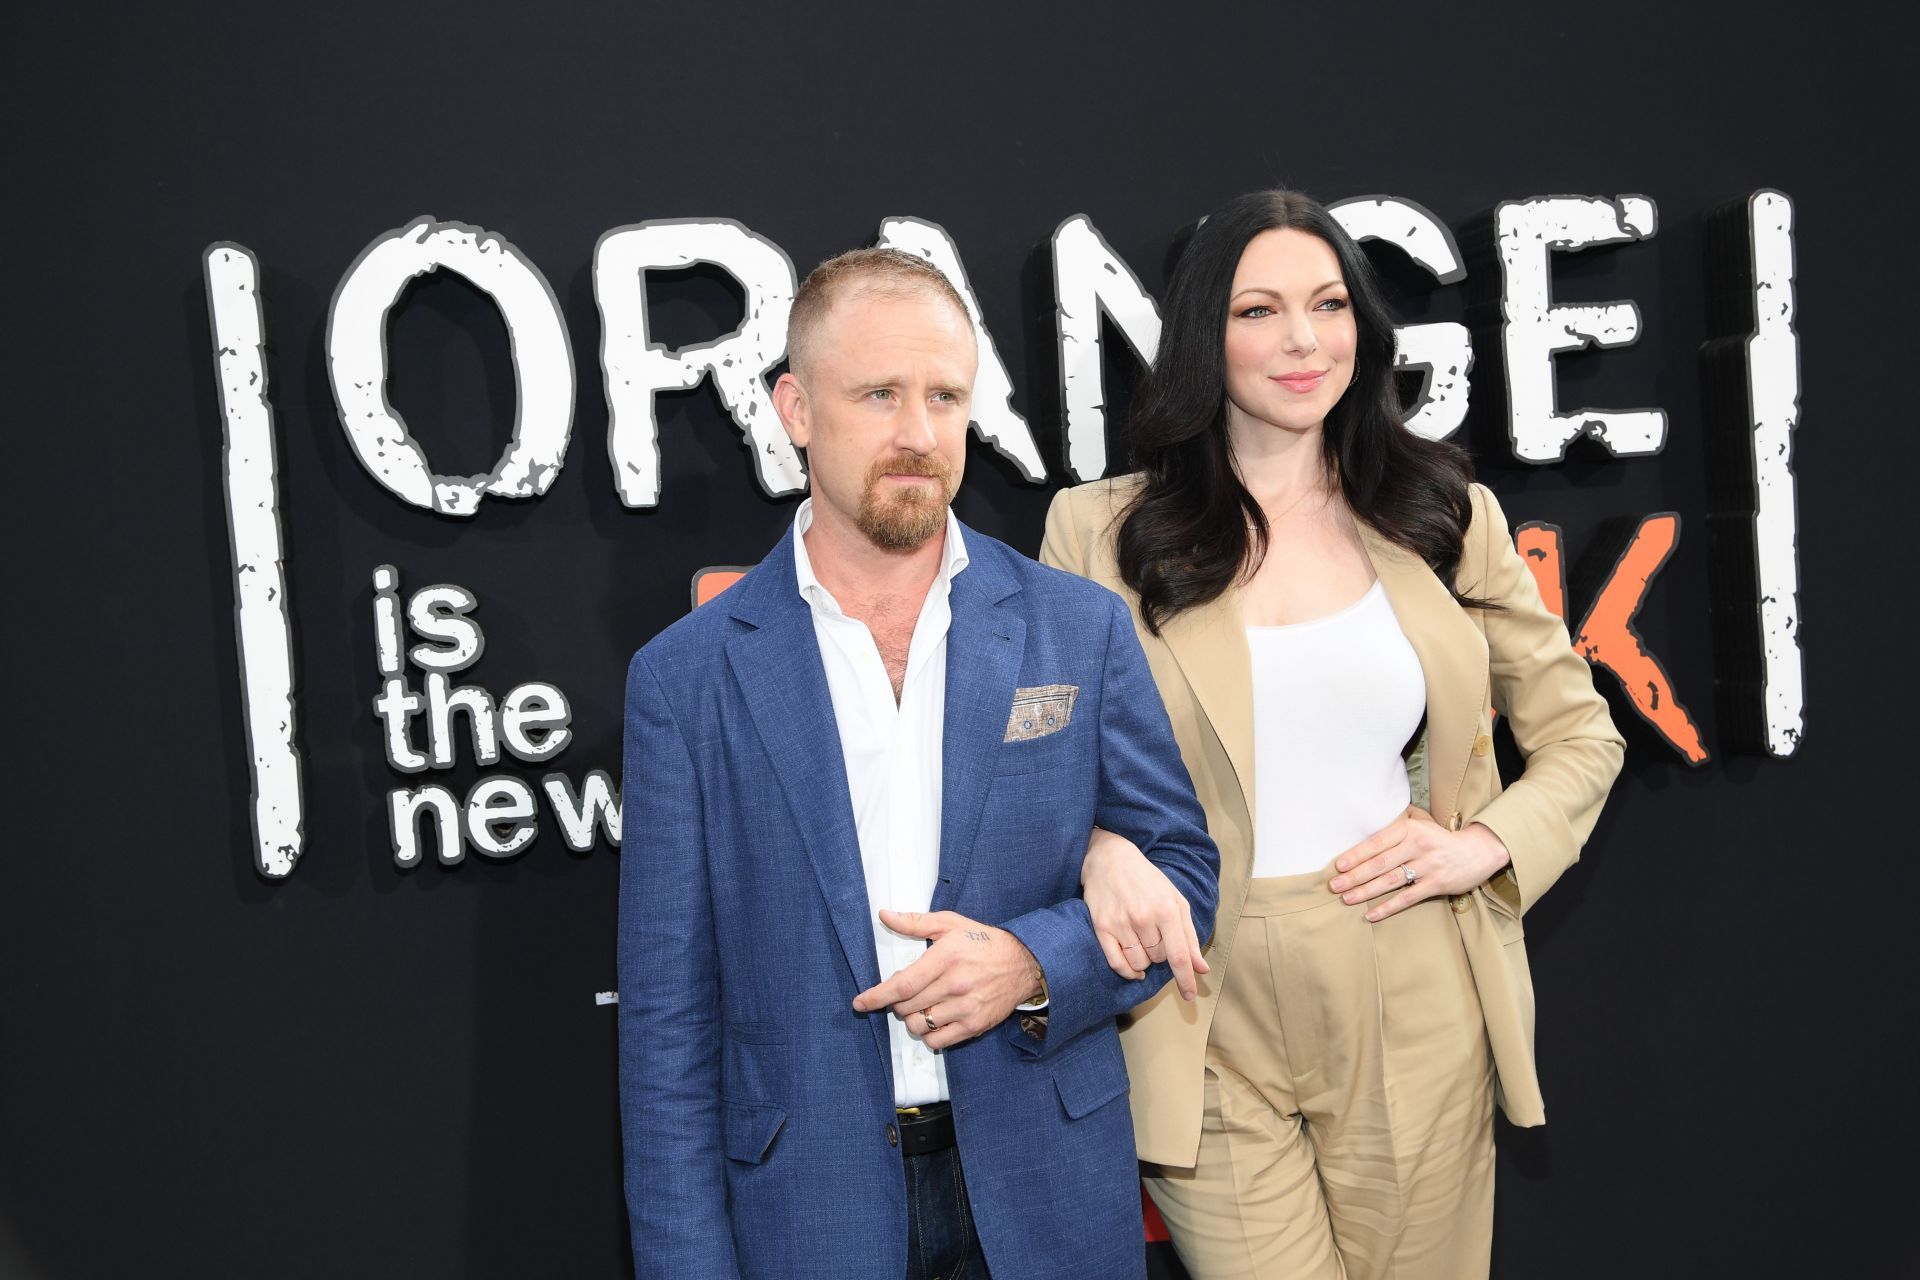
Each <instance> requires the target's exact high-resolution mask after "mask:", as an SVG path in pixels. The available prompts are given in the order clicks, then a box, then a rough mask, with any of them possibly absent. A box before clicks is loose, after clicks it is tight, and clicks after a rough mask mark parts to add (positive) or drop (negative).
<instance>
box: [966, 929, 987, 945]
mask: <svg viewBox="0 0 1920 1280" xmlns="http://www.w3.org/2000/svg"><path fill="white" fill-rule="evenodd" d="M966 934H967V937H968V938H969V939H970V940H972V941H974V942H992V941H993V934H992V933H990V932H989V931H987V930H985V929H968V930H967V931H966Z"/></svg>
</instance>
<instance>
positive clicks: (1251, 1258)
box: [1146, 867, 1493, 1280]
mask: <svg viewBox="0 0 1920 1280" xmlns="http://www.w3.org/2000/svg"><path fill="white" fill-rule="evenodd" d="M1333 875H1334V872H1333V870H1332V868H1331V867H1329V868H1328V869H1327V870H1326V871H1324V872H1315V873H1313V874H1310V875H1302V876H1281V877H1276V878H1273V879H1258V880H1255V881H1254V882H1253V884H1252V887H1251V888H1250V889H1249V891H1248V893H1247V905H1246V908H1245V910H1244V911H1243V912H1242V920H1241V924H1240V931H1239V936H1238V937H1237V939H1236V940H1235V942H1234V950H1233V957H1232V963H1231V964H1230V965H1228V967H1227V976H1226V986H1225V988H1224V989H1223V990H1222V991H1221V993H1220V1004H1219V1008H1218V1010H1217V1011H1216V1012H1215V1014H1214V1020H1213V1029H1212V1033H1211V1035H1210V1037H1209V1040H1208V1043H1207V1078H1206V1102H1205V1107H1206V1110H1205V1115H1204V1118H1203V1120H1202V1122H1201V1133H1200V1155H1199V1161H1198V1163H1197V1164H1196V1165H1195V1167H1194V1168H1192V1169H1179V1168H1174V1167H1171V1166H1161V1165H1148V1166H1146V1173H1147V1175H1148V1176H1147V1179H1146V1182H1147V1190H1148V1191H1149V1192H1150V1193H1151V1194H1152V1196H1153V1200H1154V1203H1155V1204H1156V1205H1158V1206H1159V1209H1160V1213H1161V1216H1162V1217H1164V1218H1165V1219H1166V1221H1167V1230H1168V1232H1169V1233H1170V1234H1171V1235H1172V1237H1173V1245H1174V1248H1175V1250H1176V1251H1177V1252H1178V1253H1179V1255H1180V1260H1181V1262H1182V1263H1184V1264H1185V1265H1186V1268H1187V1270H1188V1271H1189V1272H1191V1273H1192V1274H1193V1276H1194V1278H1195V1280H1225V1278H1226V1277H1262V1278H1263V1280H1264V1278H1265V1277H1276V1278H1278V1280H1335V1278H1342V1280H1376V1278H1377V1280H1428V1278H1429V1277H1431V1278H1432V1280H1462V1278H1463V1277H1484V1276H1486V1274H1487V1269H1488V1266H1489V1252H1490V1249H1491V1243H1492V1235H1493V1060H1492V1056H1491V1054H1490V1053H1489V1051H1488V1048H1487V1033H1486V1026H1485V1023H1484V1022H1483V1020H1482V1018H1481V1014H1480V1001H1479V998H1478V996H1477V995H1476V994H1475V992H1474V986H1473V975H1472V973H1471V972H1470V971H1469V970H1468V968H1467V958H1466V954H1465V952H1464V951H1463V950H1462V948H1461V945H1460V931H1459V929H1458V927H1457V926H1456V925H1455V924H1454V920H1453V913H1452V911H1451V910H1450V909H1449V907H1448V902H1447V899H1446V898H1444V897H1443V898H1434V899H1429V900H1428V901H1426V902H1422V903H1420V904H1419V905H1418V906H1415V907H1411V908H1409V909H1407V910H1406V911H1403V912H1401V913H1400V914H1398V915H1395V916H1390V917H1388V918H1387V919H1385V920H1382V921H1381V922H1380V923H1378V924H1368V923H1367V919H1366V916H1365V914H1364V911H1365V908H1364V907H1360V906H1348V905H1347V904H1345V903H1343V902H1341V901H1340V899H1339V897H1338V896H1336V895H1335V894H1332V893H1329V892H1328V891H1327V881H1328V880H1330V879H1332V878H1333Z"/></svg>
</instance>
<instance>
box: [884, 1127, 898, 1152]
mask: <svg viewBox="0 0 1920 1280" xmlns="http://www.w3.org/2000/svg"><path fill="white" fill-rule="evenodd" d="M887 1145H888V1146H890V1147H897V1146H899V1145H900V1131H899V1130H898V1129H896V1128H894V1127H893V1126H892V1125H888V1126H887Z"/></svg>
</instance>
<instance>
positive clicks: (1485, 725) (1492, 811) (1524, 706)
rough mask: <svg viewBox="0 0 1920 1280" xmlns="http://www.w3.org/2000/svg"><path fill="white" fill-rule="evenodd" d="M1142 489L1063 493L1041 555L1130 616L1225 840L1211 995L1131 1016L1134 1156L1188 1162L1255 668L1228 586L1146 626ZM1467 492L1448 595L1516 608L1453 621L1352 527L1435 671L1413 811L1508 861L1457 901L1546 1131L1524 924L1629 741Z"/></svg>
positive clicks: (1158, 1001)
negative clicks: (1454, 591)
mask: <svg viewBox="0 0 1920 1280" xmlns="http://www.w3.org/2000/svg"><path fill="white" fill-rule="evenodd" d="M1139 485H1140V478H1139V477H1138V476H1121V477H1117V478H1115V479H1111V480H1101V481H1097V482H1095V483H1093V484H1087V485H1081V486H1080V487H1079V488H1076V489H1067V490H1063V491H1062V492H1060V493H1059V494H1057V495H1056V496H1055V498H1054V501H1053V506H1052V508H1051V509H1050V510H1049V511H1048V512H1047V532H1046V539H1045V541H1044V542H1043V543H1042V545H1041V548H1040V558H1041V560H1043V561H1045V562H1046V563H1047V564H1050V565H1054V566H1056V567H1059V568H1063V569H1068V570H1071V571H1073V572H1074V573H1078V574H1080V575H1082V576H1084V577H1088V578H1092V579H1093V580H1094V581H1096V582H1099V583H1101V584H1103V585H1105V586H1107V587H1110V588H1112V589H1113V590H1115V591H1117V592H1119V593H1120V595H1121V596H1123V597H1125V598H1126V599H1127V601H1128V603H1129V605H1130V606H1132V607H1133V610H1134V626H1135V629H1136V630H1137V631H1138V632H1139V634H1140V642H1141V644H1142V645H1143V646H1144V647H1145V648H1146V651H1147V661H1148V663H1149V665H1150V666H1151V667H1152V668H1153V675H1154V680H1155V682H1156V683H1157V684H1158V685H1159V686H1160V694H1161V696H1162V697H1163V698H1164V699H1165V700H1166V704H1167V714H1168V715H1169V716H1170V717H1171V719H1172V721H1173V733H1174V737H1175V738H1177V739H1178V740H1179V743H1180V753H1181V755H1182V756H1183V757H1184V758H1185V760H1186V764H1187V770H1188V772H1189V773H1191V774H1192V775H1193V784H1194V789H1195V790H1196V791H1197V792H1198V793H1199V796H1200V803H1201V804H1202V805H1203V806H1204V807H1205V809H1206V812H1207V825H1208V828H1209V829H1210V831H1211V832H1212V835H1213V838H1214V840H1215V841H1217V842H1218V843H1219V846H1220V911H1219V916H1218V919H1217V922H1216V924H1215V927H1214V934H1213V938H1212V940H1211V941H1210V942H1209V944H1208V950H1207V960H1208V963H1209V965H1210V966H1211V967H1212V970H1213V971H1212V972H1211V973H1209V974H1207V975H1204V976H1203V977H1202V978H1201V979H1200V998H1199V999H1198V1000H1196V1001H1195V1002H1194V1003H1192V1004H1188V1003H1186V1002H1185V1001H1182V1000H1181V999H1180V998H1179V996H1178V995H1177V993H1175V992H1174V990H1173V987H1172V984H1168V986H1166V987H1165V988H1163V989H1162V990H1161V991H1160V992H1159V994H1158V995H1156V996H1155V997H1154V998H1153V999H1151V1000H1148V1001H1147V1002H1146V1003H1144V1004H1142V1005H1141V1006H1139V1008H1137V1009H1136V1010H1134V1012H1133V1013H1132V1014H1131V1015H1130V1017H1129V1018H1128V1019H1127V1020H1126V1021H1125V1022H1123V1026H1122V1032H1121V1037H1120V1040H1121V1043H1122V1044H1123V1045H1124V1046H1125V1047H1126V1055H1127V1071H1128V1074H1129V1075H1130V1076H1131V1077H1132V1080H1133V1123H1134V1132H1135V1139H1136V1141H1137V1143H1138V1146H1139V1150H1140V1158H1141V1159H1143V1160H1148V1161H1152V1162H1154V1163H1156V1164H1166V1165H1177V1166H1183V1167H1184V1166H1191V1165H1192V1164H1193V1162H1194V1158H1195V1154H1196V1152H1197V1150H1198V1147H1199V1143H1200V1111H1201V1105H1202V1104H1201V1092H1202V1087H1203V1076H1204V1072H1205V1058H1206V1045H1207V1030H1208V1027H1209V1026H1210V1025H1211V1023H1212V1020H1213V1010H1214V1006H1215V1004H1216V1003H1217V1002H1218V999H1219V994H1220V989H1221V984H1222V983H1223V982H1224V981H1225V980H1226V976H1227V969H1228V966H1229V965H1230V964H1231V963H1232V960H1233V941H1234V934H1235V932H1236V931H1237V930H1238V928H1239V924H1240V907H1241V904H1242V903H1244V902H1245V901H1246V894H1247V884H1248V882H1249V880H1250V879H1251V876H1252V870H1253V830H1254V828H1253V778H1254V774H1253V691H1252V677H1251V659H1250V658H1249V657H1248V651H1247V633H1246V628H1245V626H1244V624H1243V623H1242V621H1241V615H1240V597H1239V592H1238V591H1237V590H1230V591H1228V592H1227V593H1226V594H1224V595H1223V596H1221V597H1220V598H1219V599H1218V600H1215V601H1213V602H1212V603H1211V604H1208V605H1205V606H1203V607H1200V608H1197V609H1190V610H1187V611H1186V612H1184V613H1181V614H1179V615H1177V616H1176V617H1175V618H1174V619H1173V620H1172V621H1170V622H1168V623H1167V624H1166V626H1165V627H1164V628H1163V629H1162V633H1161V634H1160V635H1159V636H1154V635H1152V634H1150V633H1148V631H1147V630H1146V628H1145V627H1144V626H1142V625H1141V623H1140V614H1139V604H1138V601H1137V599H1135V597H1134V595H1133V592H1132V591H1130V590H1129V589H1128V588H1127V587H1126V585H1125V584H1124V583H1122V582H1121V580H1120V572H1119V568H1118V566H1117V564H1116V562H1115V554H1114V540H1113V537H1114V532H1115V529H1116V525H1117V520H1118V517H1119V516H1120V514H1121V513H1122V512H1123V511H1124V509H1125V507H1126V504H1127V502H1128V500H1129V499H1130V498H1131V497H1132V495H1133V494H1134V492H1135V491H1136V490H1137V489H1138V487H1139ZM1472 498H1473V519H1472V522H1471V524H1469V526H1468V528H1467V534H1466V543H1465V548H1464V551H1463V554H1462V555H1461V558H1460V569H1459V574H1458V578H1457V585H1458V588H1459V590H1460V591H1461V593H1462V594H1464V595H1470V596H1476V597H1479V598H1481V599H1486V600H1492V601H1495V602H1497V603H1499V604H1502V605H1505V606H1506V610H1505V612H1494V611H1489V610H1480V609H1462V608H1461V607H1460V606H1459V605H1457V604H1455V603H1454V600H1453V597H1452V596H1451V595H1450V594H1448V592H1447V589H1446V588H1445V587H1444V586H1442V585H1441V583H1440V580H1439V578H1437V577H1435V576H1434V574H1433V571H1432V570H1431V569H1429V568H1428V567H1427V565H1426V564H1425V562H1423V561H1422V560H1420V559H1419V557H1417V556H1415V555H1413V554H1412V553H1410V552H1407V551H1404V550H1402V549H1401V548H1399V547H1397V546H1395V545H1394V544H1392V543H1390V542H1388V541H1387V540H1386V539H1385V538H1383V537H1381V536H1380V535H1379V534H1378V533H1376V532H1375V531H1374V530H1372V529H1371V528H1369V527H1367V526H1366V525H1364V524H1362V525H1361V526H1360V534H1361V537H1362V539H1363V540H1364V541H1365V543H1366V547H1367V554H1368V556H1369V557H1370V558H1371V559H1372V561H1373V568H1374V572H1375V574H1376V575H1378V577H1379V579H1380V582H1381V584H1382V585H1383V586H1384V587H1385V589H1386V592H1387V598H1388V599H1389V600H1390V601H1392V603H1393V611H1394V614H1395V616H1396V617H1398V619H1399V620H1400V625H1401V628H1402V629H1403V630H1404V631H1405V632H1406V635H1407V639H1408V640H1409V641H1410V642H1411V643H1412V645H1413V648H1414V652H1415V653H1417V654H1418V655H1419V657H1420V666H1421V669H1422V670H1423V671H1424V673H1425V675H1426V682H1427V729H1426V734H1425V736H1424V739H1423V741H1422V742H1421V744H1420V746H1419V748H1418V749H1417V750H1416V751H1415V753H1414V758H1413V759H1412V760H1411V761H1410V762H1409V766H1410V767H1409V774H1410V776H1411V779H1412V781H1413V785H1414V796H1415V803H1425V804H1426V806H1427V808H1428V809H1429V811H1431V812H1432V814H1433V816H1434V817H1435V819H1437V820H1438V821H1439V822H1441V823H1442V824H1443V825H1445V826H1447V827H1449V828H1451V829H1453V830H1455V831H1458V830H1459V829H1460V828H1461V827H1463V826H1465V825H1466V824H1468V823H1470V822H1482V823H1485V824H1486V825H1487V826H1488V827H1489V828H1491V829H1492V830H1493V832H1494V834H1496V835H1498V836H1499V837H1500V839H1501V840H1502V842H1504V843H1505V844H1506V846H1507V848H1508V850H1509V851H1510V852H1511V853H1512V855H1513V865H1512V866H1511V867H1510V868H1508V869H1507V870H1505V871H1502V872H1501V873H1500V874H1499V875H1497V876H1495V877H1494V878H1493V879H1492V880H1491V881H1489V882H1488V883H1487V884H1485V885H1482V886H1480V887H1478V888H1476V889H1474V890H1473V892H1472V893H1469V894H1463V895H1461V896H1459V897H1457V898H1454V899H1453V900H1452V906H1453V910H1454V913H1455V919H1456V921H1457V922H1458V923H1459V925H1460V934H1461V938H1462V939H1463V941H1464V942H1465V944H1466V953H1467V960H1468V962H1469V964H1470V965H1471V967H1472V969H1473V977H1474V983H1475V985H1476V986H1477V987H1478V989H1479V993H1480V1005H1481V1009H1482V1011H1483V1012H1484V1014H1485V1016H1486V1022H1487V1038H1488V1040H1489V1042H1490V1044H1491V1046H1492V1050H1493V1060H1494V1066H1495V1068H1496V1070H1497V1072H1498V1086H1497V1087H1498V1090H1499V1099H1500V1105H1501V1108H1502V1109H1503V1110H1504V1111H1505V1112H1506V1114H1507V1118H1508V1119H1509V1120H1511V1121H1513V1123H1515V1124H1517V1125H1537V1124H1542V1123H1544V1122H1545V1120H1546V1111H1545V1108H1544V1105H1543V1104H1542V1102H1541V1099H1540V1084H1539V1080H1538V1078H1537V1076H1536V1075H1535V1072H1534V1062H1533V979H1532V977H1531V975H1530V974H1529V972H1528V969H1527V951H1526V944H1525V942H1524V941H1523V939H1522V933H1523V930H1522V928H1521V924H1520V917H1521V916H1522V915H1523V914H1525V912H1526V910H1527V908H1528V907H1530V906H1532V905H1533V903H1535V902H1536V901H1538V900H1539V898H1540V895H1541V894H1543V893H1545V892H1546V891H1547V889H1548V888H1549V887H1551V886H1552V884H1553V882H1554V881H1555V880H1557V879H1558V878H1559V876H1560V873H1561V872H1563V871H1565V870H1566V869H1567V868H1568V867H1569V866H1571V865H1572V864H1573V862H1574V860H1575V859H1576V858H1577V857H1579V855H1580V846H1581V845H1582V844H1583V843H1584V842H1585V841H1586V838H1587V835H1588V833H1589V832H1591V831H1592V830H1593V824H1594V821H1595V819H1596V818H1598V817H1599V814H1600V804H1601V802H1602V801H1603V800H1604V799H1605V798H1606V795H1607V790H1608V788H1610V787H1611V786H1612V785H1613V779H1614V776H1615V775H1616V774H1618V773H1619V771H1620V762H1621V758H1622V755H1623V753H1624V750H1625V744H1624V743H1623V742H1622V740H1621V738H1620V735H1619V733H1618V732H1617V731H1616V730H1615V729H1614V727H1613V721H1612V720H1611V719H1610V718H1609V716H1608V714H1607V705H1606V702H1605V701H1604V700H1603V699H1602V698H1601V697H1600V695H1599V694H1598V693H1596V692H1595V691H1594V687H1593V678H1592V676H1591V674H1590V673H1589V671H1588V668H1587V664H1586V662H1585V660H1584V659H1582V658H1581V657H1580V656H1579V655H1578V654H1576V653H1575V652H1574V651H1573V648H1572V646H1571V644H1570V642H1569V641H1568V639H1567V629H1566V626H1565V624H1563V623H1562V622H1561V621H1560V619H1559V618H1557V617H1555V616H1554V615H1553V614H1552V613H1550V612H1548V610H1547V609H1546V607H1545V606H1544V605H1542V604H1541V602H1540V593H1539V590H1538V588H1537V587H1536V586H1535V585H1534V580H1533V575H1532V574H1531V573H1529V572H1528V571H1527V567H1526V565H1525V563H1524V562H1523V561H1522V560H1521V559H1520V556H1519V554H1518V553H1517V552H1516V551H1515V550H1514V546H1513V538H1512V535H1511V534H1510V532H1509V531H1508V529H1507V522H1506V517H1505V516H1504V515H1502V514H1501V511H1500V505H1499V503H1498V502H1496V501H1495V500H1494V497H1493V494H1491V493H1490V492H1488V491H1487V489H1486V488H1484V487H1483V486H1481V485H1474V486H1473V493H1472ZM1495 708H1498V710H1499V712H1500V714H1502V715H1504V716H1506V717H1507V720H1508V723H1509V724H1510V725H1511V726H1512V729H1513V734H1514V740H1515V742H1516V743H1517V744H1518V745H1519V748H1520V751H1521V754H1522V755H1523V756H1525V757H1526V762H1527V764H1526V771H1525V772H1524V773H1523V774H1522V775H1521V777H1520V778H1519V779H1518V780H1517V781H1515V782H1514V784H1513V785H1512V786H1510V787H1507V788H1505V789H1504V790H1503V789H1502V788H1501V784H1500V776H1499V771H1498V770H1497V769H1496V768H1495V767H1494V760H1493V738H1492V737H1491V732H1492V712H1493V710H1494V709H1495Z"/></svg>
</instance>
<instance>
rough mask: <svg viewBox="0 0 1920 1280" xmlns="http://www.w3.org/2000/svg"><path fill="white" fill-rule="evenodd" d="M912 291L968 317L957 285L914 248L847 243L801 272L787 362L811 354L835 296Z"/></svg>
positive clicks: (797, 362)
mask: <svg viewBox="0 0 1920 1280" xmlns="http://www.w3.org/2000/svg"><path fill="white" fill-rule="evenodd" d="M916 295H923V296H931V297H935V298H941V299H944V300H946V301H947V302H951V303H952V304H953V306H954V309H955V310H956V311H958V312H959V313H960V316H961V318H962V319H964V320H966V321H967V325H968V332H969V333H971V332H972V324H973V321H972V318H971V317H970V316H969V315H968V313H967V304H966V302H965V301H964V300H963V299H962V298H961V297H960V291H959V290H958V289H955V288H954V287H953V282H952V281H951V280H949V279H947V276H946V273H945V272H943V271H942V270H940V268H938V267H936V266H934V265H933V264H932V263H931V262H928V261H927V260H926V259H925V258H922V257H920V256H919V255H917V254H912V253H907V252H904V251H903V250H900V249H883V248H875V249H850V250H848V251H847V252H846V253H843V254H840V255H838V256H837V257H832V258H828V259H827V260H826V261H825V262H823V263H821V264H820V265H819V266H817V267H815V268H814V269H813V270H812V271H810V272H808V273H807V278H806V280H805V281H803V282H802V283H801V285H800V292H799V293H798V294H797V295H795V297H794V299H793V311H792V313H791V314H790V315H789V316H788V318H787V365H788V367H789V368H792V369H795V370H798V369H800V368H801V367H802V366H803V365H804V364H805V362H806V361H807V360H808V358H809V357H810V356H811V355H812V345H813V343H814V342H815V341H816V340H817V338H818V335H819V331H820V322H821V321H822V320H824V319H825V318H826V315H827V313H828V312H829V311H831V310H832V309H833V305H834V304H835V303H836V302H841V301H844V300H846V299H848V298H856V297H859V298H873V297H880V298H908V297H913V296H916Z"/></svg>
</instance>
